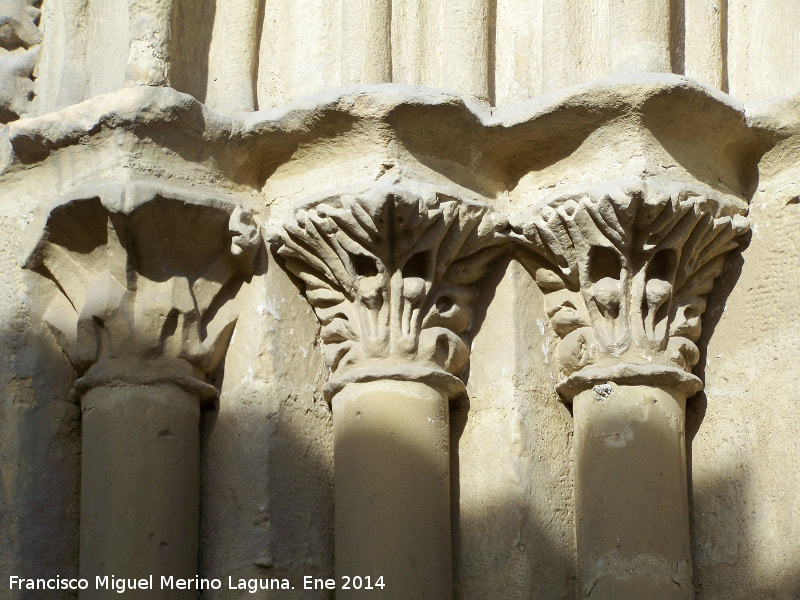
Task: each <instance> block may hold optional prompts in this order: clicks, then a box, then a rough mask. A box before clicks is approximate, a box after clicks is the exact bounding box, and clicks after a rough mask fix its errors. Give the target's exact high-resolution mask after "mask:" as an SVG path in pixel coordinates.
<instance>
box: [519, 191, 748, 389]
mask: <svg viewBox="0 0 800 600" xmlns="http://www.w3.org/2000/svg"><path fill="white" fill-rule="evenodd" d="M745 210H746V205H745V204H744V203H743V202H741V201H738V200H737V199H735V198H730V197H723V196H722V195H720V194H718V193H716V192H713V191H712V190H709V189H703V188H701V187H698V186H687V185H684V184H681V183H672V182H670V183H662V182H654V181H644V180H639V181H636V180H630V181H614V182H610V183H607V184H602V185H598V186H596V187H594V188H592V189H590V190H570V191H567V192H563V193H559V194H557V195H554V196H553V197H550V198H546V199H545V200H544V201H543V203H542V204H541V205H540V207H539V208H538V210H537V211H536V212H534V214H533V215H532V216H527V217H522V218H518V219H517V220H516V222H515V236H518V238H519V239H520V240H522V242H523V244H522V247H524V248H526V249H527V250H530V251H532V254H527V255H526V253H524V252H523V259H524V260H525V261H526V262H527V263H528V264H529V265H530V267H531V270H532V271H534V273H535V277H536V282H537V284H538V285H539V287H540V288H541V290H542V293H543V294H544V302H545V309H546V312H547V315H548V316H549V318H550V324H551V326H552V329H553V332H554V333H555V335H556V337H557V338H558V349H557V352H558V365H559V369H560V375H561V381H560V383H559V386H558V387H559V391H560V392H561V393H562V395H563V396H564V397H565V398H567V399H569V398H571V397H572V396H573V395H574V394H575V393H577V392H579V391H581V390H583V389H587V388H588V387H592V386H593V385H594V384H595V383H599V382H602V381H608V380H614V381H616V382H618V383H638V382H647V383H651V384H669V385H670V386H675V387H677V388H679V389H682V390H683V391H684V392H686V393H687V394H689V395H691V394H693V393H695V392H697V391H698V390H699V389H700V388H701V387H702V383H701V382H700V380H699V379H698V378H697V377H696V376H695V375H693V374H692V373H691V369H692V367H694V365H695V364H696V363H697V360H698V358H699V351H698V349H697V346H696V345H695V342H696V341H697V339H698V338H699V336H700V329H701V317H702V314H703V312H704V311H705V308H706V301H707V297H708V294H709V292H710V291H711V288H712V286H713V283H714V279H715V278H716V277H717V276H718V275H719V274H720V271H721V270H722V268H723V265H724V261H725V255H726V253H727V252H728V251H730V250H731V249H733V248H736V247H737V246H738V245H739V238H740V237H741V236H742V234H744V233H745V232H746V231H747V230H748V227H749V226H748V222H747V219H746V218H745V217H744V216H742V213H744V211H745Z"/></svg>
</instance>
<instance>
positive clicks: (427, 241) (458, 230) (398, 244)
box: [278, 182, 509, 394]
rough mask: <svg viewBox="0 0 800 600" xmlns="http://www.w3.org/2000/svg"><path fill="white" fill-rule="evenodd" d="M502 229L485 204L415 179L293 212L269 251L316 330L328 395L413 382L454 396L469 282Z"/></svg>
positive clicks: (501, 238)
mask: <svg viewBox="0 0 800 600" xmlns="http://www.w3.org/2000/svg"><path fill="white" fill-rule="evenodd" d="M506 229H507V220H506V219H505V218H504V217H503V216H502V215H500V214H499V213H496V212H494V211H492V210H491V209H489V208H488V207H487V206H485V205H482V204H479V203H477V202H473V201H470V200H464V199H461V198H458V197H457V196H456V195H455V194H454V192H453V191H452V190H443V189H437V188H435V187H431V186H425V185H422V184H418V183H414V182H408V183H403V184H388V183H381V184H376V185H375V186H374V187H372V188H371V189H369V190H368V191H366V192H364V193H348V192H346V191H341V192H334V193H333V194H331V195H329V196H328V197H324V198H322V199H319V200H315V201H313V202H312V203H310V204H306V205H305V206H302V207H301V208H299V209H298V210H297V211H296V213H295V214H294V217H293V218H292V219H291V220H290V221H289V222H287V223H286V224H285V225H284V229H283V232H282V235H281V238H280V242H279V243H280V247H279V248H278V254H280V255H281V256H282V257H283V258H284V261H285V265H286V267H287V269H288V270H289V271H291V272H292V273H294V274H295V275H296V276H297V277H298V278H300V279H301V280H302V282H303V284H304V287H305V295H306V297H307V298H308V300H309V302H310V303H311V305H312V307H313V308H314V311H315V312H316V315H317V318H318V319H319V321H320V323H321V331H320V337H321V339H322V343H323V347H324V353H325V357H326V361H327V363H328V366H329V367H330V368H331V370H332V379H331V383H330V385H329V390H330V391H331V392H332V393H335V392H336V391H337V390H338V389H340V388H341V386H342V385H344V384H345V383H347V382H350V381H370V380H374V379H421V380H428V381H430V382H431V383H432V384H434V385H437V386H439V387H443V388H445V389H446V391H447V392H448V393H450V394H455V393H458V392H460V391H461V390H462V388H463V384H461V382H460V380H458V378H457V376H458V375H459V374H460V373H461V371H462V370H463V369H464V367H465V366H466V364H467V360H468V358H469V349H468V347H467V345H466V343H465V341H464V339H463V336H464V334H465V332H466V331H467V329H468V328H469V326H470V323H471V320H472V310H471V303H472V300H473V299H474V296H475V288H474V286H473V284H474V283H475V282H476V281H477V280H478V279H479V278H480V277H481V276H482V275H483V274H484V272H485V270H486V267H487V265H488V263H489V261H491V260H492V259H493V258H495V257H496V256H497V255H498V254H499V253H500V252H501V251H502V250H503V248H504V247H505V246H506V244H507V242H508V239H509V238H508V235H507V231H506Z"/></svg>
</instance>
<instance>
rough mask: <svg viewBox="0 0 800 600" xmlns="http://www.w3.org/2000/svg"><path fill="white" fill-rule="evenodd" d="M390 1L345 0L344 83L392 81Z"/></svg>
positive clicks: (343, 23) (343, 24)
mask: <svg viewBox="0 0 800 600" xmlns="http://www.w3.org/2000/svg"><path fill="white" fill-rule="evenodd" d="M391 14H392V13H391V2H389V0H343V2H342V85H356V84H359V83H388V82H390V81H391V80H392V40H391V37H392V16H391Z"/></svg>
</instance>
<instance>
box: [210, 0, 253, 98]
mask: <svg viewBox="0 0 800 600" xmlns="http://www.w3.org/2000/svg"><path fill="white" fill-rule="evenodd" d="M258 10H259V8H258V2H257V0H228V1H227V2H225V3H222V2H218V3H217V13H216V18H215V20H214V34H213V35H212V37H211V48H210V49H209V57H208V73H209V75H208V94H207V95H206V104H207V105H208V106H210V107H211V108H213V109H215V110H221V111H229V112H235V111H250V110H254V109H255V78H256V66H257V60H256V57H257V56H258V43H257V40H258V35H257V33H256V24H257V21H258Z"/></svg>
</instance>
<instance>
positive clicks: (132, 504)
mask: <svg viewBox="0 0 800 600" xmlns="http://www.w3.org/2000/svg"><path fill="white" fill-rule="evenodd" d="M82 408H83V454H82V463H81V468H82V474H81V524H80V576H81V577H84V578H87V579H88V580H89V589H88V590H85V591H83V592H81V595H80V598H81V600H95V599H100V598H110V597H112V596H116V595H117V594H116V592H114V591H109V590H103V589H100V590H96V589H94V588H95V577H96V576H101V577H103V576H106V575H108V576H112V575H113V576H115V577H126V578H143V577H148V576H150V575H152V576H153V583H154V586H155V589H159V587H160V585H159V583H160V581H159V578H160V576H161V575H166V576H170V575H171V576H174V577H176V578H177V577H181V578H193V577H194V576H195V574H196V572H197V544H198V520H199V517H198V511H199V471H200V469H199V458H200V456H199V454H200V441H199V419H200V403H199V402H198V400H197V398H195V397H194V396H193V395H192V394H190V393H189V392H187V391H185V390H184V389H182V388H180V387H178V386H177V385H172V384H158V385H130V386H119V387H97V388H94V389H92V390H89V391H88V392H87V393H86V394H85V395H84V396H83V399H82ZM165 593H166V594H168V595H162V596H159V597H160V598H162V597H163V598H169V599H170V600H182V599H186V600H189V599H192V598H195V597H196V595H197V591H196V590H185V591H181V590H172V591H169V592H165ZM125 597H126V598H129V600H138V599H140V598H141V599H143V598H152V597H154V596H153V595H152V593H150V592H148V591H136V590H131V591H127V592H126V594H125Z"/></svg>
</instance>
